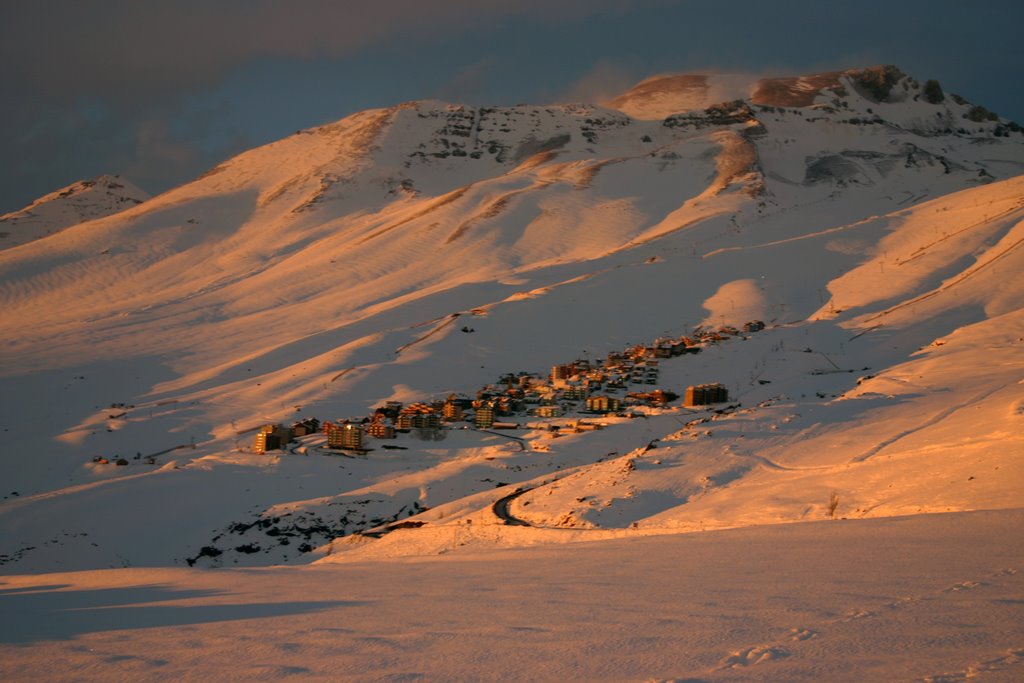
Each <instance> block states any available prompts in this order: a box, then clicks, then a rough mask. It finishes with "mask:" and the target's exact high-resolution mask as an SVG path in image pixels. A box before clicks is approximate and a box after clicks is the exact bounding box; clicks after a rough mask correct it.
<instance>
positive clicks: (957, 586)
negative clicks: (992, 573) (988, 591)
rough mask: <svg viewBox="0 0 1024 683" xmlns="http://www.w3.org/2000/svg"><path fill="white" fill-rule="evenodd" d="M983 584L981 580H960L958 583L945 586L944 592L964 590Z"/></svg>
mask: <svg viewBox="0 0 1024 683" xmlns="http://www.w3.org/2000/svg"><path fill="white" fill-rule="evenodd" d="M984 585H985V584H983V583H982V582H981V581H961V582H960V583H957V584H954V585H952V586H950V587H949V588H947V589H946V590H945V592H946V593H950V592H952V591H966V590H970V589H972V588H977V587H978V586H984Z"/></svg>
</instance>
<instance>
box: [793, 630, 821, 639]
mask: <svg viewBox="0 0 1024 683" xmlns="http://www.w3.org/2000/svg"><path fill="white" fill-rule="evenodd" d="M817 637H818V632H817V631H812V630H811V629H809V628H791V629H789V639H790V640H810V639H811V638H817Z"/></svg>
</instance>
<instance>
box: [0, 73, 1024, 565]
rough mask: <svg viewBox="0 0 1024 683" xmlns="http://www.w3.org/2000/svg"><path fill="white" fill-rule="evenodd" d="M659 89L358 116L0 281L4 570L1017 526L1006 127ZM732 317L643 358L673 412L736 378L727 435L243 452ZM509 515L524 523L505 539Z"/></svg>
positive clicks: (877, 77)
mask: <svg viewBox="0 0 1024 683" xmlns="http://www.w3.org/2000/svg"><path fill="white" fill-rule="evenodd" d="M654 81H656V82H657V83H658V86H657V87H652V86H651V85H650V84H651V82H654ZM645 83H646V84H647V85H645ZM645 83H641V84H640V85H638V86H637V87H636V88H634V89H633V90H631V91H630V92H629V93H627V94H626V95H623V96H622V97H621V98H617V99H616V100H613V101H612V102H611V107H613V108H605V107H598V106H591V105H557V106H519V107H496V108H485V107H469V106H456V105H449V104H444V103H441V102H433V101H425V102H413V103H407V104H403V105H399V106H396V107H392V108H389V109H381V110H373V111H367V112H362V113H360V114H356V115H353V116H350V117H348V118H346V119H343V120H341V121H339V122H337V123H334V124H330V125H327V126H322V127H319V128H313V129H310V130H306V131H301V132H300V133H297V134H295V135H293V136H291V137H289V138H286V139H284V140H281V141H278V142H275V143H272V144H270V145H267V146H264V147H260V148H257V149H254V150H251V151H249V152H246V153H244V154H242V155H240V156H238V157H235V158H233V159H230V160H228V161H226V162H225V163H223V164H221V165H220V166H218V167H216V168H214V169H212V170H211V171H210V172H208V173H207V174H205V175H204V176H203V177H201V178H199V179H197V180H195V181H193V182H191V183H188V184H186V185H183V186H181V187H179V188H176V189H174V190H172V191H170V192H167V193H165V194H163V195H160V196H158V197H154V198H152V199H150V200H148V201H146V202H145V203H143V204H140V205H138V206H134V207H131V208H127V209H126V210H124V211H121V212H119V213H115V214H113V215H109V216H105V217H100V218H97V219H95V220H89V221H87V222H84V223H79V224H78V225H75V226H74V227H71V228H68V229H65V230H62V231H60V232H58V233H56V234H53V235H50V236H47V237H45V238H43V239H38V240H35V241H31V242H28V243H25V244H21V245H19V246H15V247H12V248H8V249H6V250H4V251H3V252H0V305H2V310H3V311H4V313H3V315H4V321H5V323H6V324H5V325H3V326H2V329H0V335H2V345H0V372H2V375H3V377H2V382H3V384H2V392H0V393H2V397H0V401H2V402H3V412H2V415H3V424H2V425H0V427H2V428H3V429H4V430H5V431H4V432H3V437H4V439H5V445H4V450H3V459H2V461H0V474H2V480H3V481H4V482H5V483H4V489H5V490H4V491H2V492H0V495H2V496H3V497H4V500H3V501H2V502H0V529H3V543H4V546H3V547H0V559H2V560H3V561H4V562H5V566H8V567H13V568H17V569H18V570H26V569H33V568H54V567H62V568H66V569H72V568H85V567H106V566H111V565H115V566H119V565H122V564H168V563H173V562H179V563H180V562H183V561H185V559H186V558H189V559H192V560H193V561H195V560H196V558H199V559H198V561H199V562H200V563H206V562H213V563H234V562H238V563H242V564H253V563H256V564H261V563H268V562H280V561H306V560H308V559H312V558H315V557H321V556H323V555H326V554H327V553H330V554H331V555H330V556H331V559H334V560H336V559H346V558H350V557H365V556H367V554H369V555H381V554H383V555H392V554H404V553H410V552H412V553H415V552H429V553H433V552H442V551H447V550H450V549H452V548H456V547H459V546H461V545H468V546H477V545H480V544H483V545H493V544H499V545H519V544H530V543H539V542H556V541H561V540H572V539H596V538H603V537H606V536H615V535H622V534H639V533H670V532H680V531H688V530H697V529H703V528H714V527H725V526H742V525H749V524H762V523H774V522H791V521H800V520H808V519H822V518H824V517H825V516H826V515H827V514H828V509H827V508H828V506H829V501H830V498H831V497H832V496H833V495H834V496H835V497H837V499H838V505H837V506H836V507H835V510H834V513H835V514H836V515H839V516H851V517H852V516H884V515H898V514H908V513H917V512H931V511H946V510H966V509H979V508H1004V507H1019V500H1018V498H1019V496H1018V495H1017V493H1018V492H1019V491H1020V487H1021V484H1022V483H1024V472H1022V469H1021V465H1020V462H1021V459H1020V457H1019V456H1020V455H1021V453H1022V451H1024V444H1022V437H1021V434H1022V429H1021V426H1022V424H1024V384H1022V382H1024V369H1022V368H1024V341H1022V340H1024V313H1022V310H1021V305H1020V302H1021V301H1022V300H1024V291H1022V289H1024V282H1022V281H1021V278H1020V277H1019V273H1021V272H1022V270H1024V268H1022V267H1024V249H1022V248H1021V246H1020V245H1021V242H1022V241H1024V224H1022V222H1021V221H1022V219H1024V201H1022V200H1024V177H1022V176H1021V172H1022V170H1024V135H1022V134H1021V132H1020V129H1019V127H1017V126H1016V125H1015V124H1011V123H1010V122H1008V121H1006V120H1003V119H1000V118H999V117H997V116H995V115H989V114H988V112H985V111H984V110H981V109H980V108H979V107H976V106H974V105H972V104H970V103H967V102H963V101H962V100H959V99H954V98H953V97H952V96H949V95H946V94H943V93H941V92H940V93H939V95H941V98H940V97H938V96H936V95H935V93H934V91H929V90H927V89H925V88H924V87H922V86H921V84H919V83H918V82H917V81H915V80H914V79H912V78H910V77H907V76H904V75H902V74H900V73H899V72H898V71H896V70H894V69H892V68H878V69H873V70H853V71H848V72H837V73H834V74H824V75H821V74H819V75H815V76H809V77H805V78H793V79H773V80H760V81H758V80H750V79H747V80H744V79H743V78H741V77H735V78H727V77H720V76H719V77H702V76H687V77H673V78H667V79H660V80H658V79H654V80H652V81H649V82H645ZM709 84H710V85H709ZM701 88H703V89H701ZM697 90H700V92H699V93H697V92H696V91H697ZM726 91H728V92H727V93H726ZM719 92H722V93H726V96H727V98H729V99H735V98H741V99H739V100H738V101H731V102H729V103H727V104H722V105H717V106H712V107H707V106H706V105H707V104H708V102H707V100H706V99H704V98H707V97H710V96H711V95H709V94H708V93H712V94H717V93H719ZM695 93H696V94H695ZM698 95H699V96H698ZM929 100H932V101H929ZM751 319H761V320H764V321H765V322H766V323H768V328H767V329H766V330H764V331H762V332H759V333H757V334H752V335H749V338H748V339H740V338H733V339H730V340H729V341H728V342H727V343H722V344H719V345H713V346H708V347H707V348H706V349H705V350H704V352H703V353H701V354H699V355H697V356H693V357H690V356H687V357H682V358H678V359H672V360H670V361H666V362H664V363H663V367H662V372H661V378H660V381H661V384H662V386H663V388H665V389H670V390H673V391H675V392H676V393H680V394H681V393H682V391H683V389H685V387H686V386H687V385H688V384H694V383H700V382H712V381H715V382H723V383H725V384H726V385H727V386H728V387H729V389H730V392H731V394H732V397H733V401H732V403H731V404H730V405H731V406H732V408H730V409H729V410H728V411H727V412H725V413H714V412H711V411H693V410H690V409H686V408H683V407H681V406H679V404H678V402H677V403H675V404H673V405H671V406H669V407H668V408H665V409H643V410H642V411H640V412H643V413H644V414H645V416H646V417H645V418H639V419H627V418H614V417H610V418H606V419H605V420H604V422H605V423H606V428H605V429H603V430H601V431H599V432H592V433H588V432H584V433H578V434H571V435H568V436H565V437H562V438H559V439H551V438H549V436H548V434H549V433H548V432H546V431H544V430H541V429H538V430H532V431H526V430H519V431H517V432H515V436H518V437H520V438H521V439H523V442H522V446H520V444H519V442H517V441H514V440H510V439H506V438H502V437H497V436H493V435H488V434H483V433H478V432H474V431H451V432H448V434H447V438H446V439H445V440H444V441H441V442H421V441H415V440H414V439H412V438H411V437H407V436H406V437H403V438H401V439H399V440H398V442H396V443H398V444H400V445H402V446H404V447H405V448H406V450H395V451H383V450H381V449H379V448H378V449H375V450H374V451H373V452H371V453H370V455H369V456H368V457H367V458H366V459H351V458H336V457H335V458H329V457H322V456H319V455H309V456H306V457H303V456H302V455H300V454H298V453H296V454H291V455H289V454H281V455H280V456H257V455H253V454H251V453H249V452H247V451H248V447H249V444H250V442H251V438H252V434H251V432H249V431H247V430H249V429H251V428H252V427H255V426H258V425H260V424H262V423H263V422H266V421H281V422H287V421H290V420H291V419H293V418H297V417H300V416H303V415H316V416H318V417H320V418H321V419H334V418H339V417H347V416H353V417H354V416H363V415H366V414H367V412H368V411H369V410H370V409H372V408H373V407H375V406H377V405H379V404H380V403H381V402H383V401H385V400H392V399H393V400H400V401H405V402H408V401H412V400H423V399H429V398H443V397H444V396H446V395H447V394H448V393H451V392H461V393H465V394H468V395H473V393H474V392H476V390H477V389H479V388H480V387H481V385H483V384H485V383H488V382H495V381H496V380H497V378H498V377H499V376H500V375H502V374H504V373H507V372H518V371H531V372H537V373H540V374H544V373H545V372H546V371H547V370H548V369H550V367H551V365H552V364H555V363H563V362H568V361H571V360H572V359H574V358H577V357H590V358H599V357H603V356H604V355H605V354H607V353H608V352H609V351H613V350H621V349H622V348H623V347H624V346H625V345H627V344H629V343H642V342H650V341H651V340H653V339H654V338H656V337H658V336H661V335H674V336H678V335H681V334H684V333H689V332H691V331H692V330H693V328H694V327H695V326H697V325H699V324H704V325H714V326H717V325H721V324H731V325H737V326H742V324H743V323H744V322H746V321H747V320H751ZM464 327H465V328H467V329H472V330H473V331H472V332H471V333H467V332H463V331H462V328H464ZM531 422H532V423H539V422H543V421H531ZM556 422H559V423H561V424H565V422H566V420H564V419H563V420H560V421H559V420H556ZM652 442H653V443H654V445H655V446H657V447H656V448H653V449H652V448H650V445H651V444H652ZM308 445H310V446H314V445H316V444H315V442H310V443H309V444H308ZM176 447H183V448H176ZM168 449H175V450H168ZM303 449H305V446H303ZM136 454H137V455H139V456H148V455H151V454H157V455H156V457H155V460H156V464H155V465H147V464H142V463H143V462H145V459H142V460H140V461H136V460H134V459H133V456H135V455H136ZM94 456H104V457H108V458H110V457H116V456H124V457H127V458H129V459H130V463H131V464H130V465H129V466H127V467H114V466H106V465H103V466H101V465H96V464H94V463H92V462H91V459H92V458H93V457H94ZM516 488H521V489H524V491H523V492H522V493H521V494H520V495H518V496H517V497H515V498H514V499H511V500H510V501H509V502H508V503H507V507H508V509H509V512H510V513H512V514H513V515H515V517H516V518H517V519H518V520H520V521H521V522H523V523H525V524H528V525H531V526H532V527H533V528H529V527H527V526H508V525H505V524H500V523H499V521H500V520H499V519H498V518H497V517H496V516H495V513H494V511H493V509H492V504H493V503H494V502H495V501H496V500H498V499H499V498H502V497H503V496H505V495H508V494H511V493H512V492H513V491H514V490H515V489H516ZM406 518H410V520H411V521H413V522H417V523H418V522H423V523H424V524H423V525H422V526H419V527H417V528H407V529H401V530H398V531H394V532H392V533H390V534H386V535H384V536H383V537H382V538H380V539H376V538H375V537H373V536H351V535H350V534H352V533H353V532H356V531H364V530H368V529H371V528H374V527H378V526H380V525H382V524H386V523H388V522H392V521H395V520H397V519H406ZM155 527H158V528H160V529H161V532H160V533H159V534H153V533H151V531H152V529H154V528H155ZM271 531H274V532H276V533H269V534H268V532H271ZM340 534H345V537H344V538H343V539H340V540H336V541H334V542H333V543H331V542H330V541H331V539H332V538H334V537H336V536H339V535H340ZM128 539H130V540H128ZM284 541H287V542H284ZM203 547H207V548H217V549H218V550H220V551H221V553H220V554H219V555H216V556H215V557H211V555H210V554H207V555H202V556H200V555H201V553H200V552H199V550H200V548H203ZM313 548H316V549H317V550H315V551H314V552H310V551H311V549H313ZM343 551H344V552H343Z"/></svg>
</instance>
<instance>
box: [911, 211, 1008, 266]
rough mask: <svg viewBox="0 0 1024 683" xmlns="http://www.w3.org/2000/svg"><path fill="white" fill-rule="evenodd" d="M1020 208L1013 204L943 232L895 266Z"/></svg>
mask: <svg viewBox="0 0 1024 683" xmlns="http://www.w3.org/2000/svg"><path fill="white" fill-rule="evenodd" d="M1022 208H1024V207H1022V206H1020V205H1017V206H1013V207H1011V208H1009V209H1007V210H1005V211H1002V212H1000V213H997V214H996V215H994V216H991V217H988V218H985V219H984V220H980V221H977V222H976V223H971V224H970V225H968V226H966V227H963V228H960V229H959V230H957V231H956V232H951V233H948V234H945V235H943V236H942V237H940V238H939V239H937V240H935V241H934V242H930V243H929V244H925V245H922V246H920V247H918V248H917V250H916V251H915V252H914V253H913V254H912V255H910V256H909V257H907V258H905V259H903V260H902V261H899V260H897V261H896V265H897V266H902V265H903V264H904V263H910V262H911V261H913V260H914V259H917V258H920V257H922V256H924V255H925V254H926V253H927V250H928V249H930V248H931V247H934V246H935V245H936V244H939V243H940V242H944V241H946V240H948V239H949V238H951V237H956V236H957V235H959V234H961V233H964V232H967V231H968V230H973V229H974V228H976V227H978V226H979V225H985V224H986V223H992V222H994V221H999V220H1002V219H1004V218H1006V217H1008V216H1010V215H1012V214H1014V213H1017V212H1018V211H1020V210H1021V209H1022Z"/></svg>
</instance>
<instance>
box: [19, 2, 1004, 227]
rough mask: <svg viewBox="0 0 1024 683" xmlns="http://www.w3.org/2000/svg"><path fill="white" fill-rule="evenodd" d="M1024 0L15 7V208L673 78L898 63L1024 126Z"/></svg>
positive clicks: (158, 183) (165, 183)
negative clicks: (456, 113) (442, 112)
mask: <svg viewBox="0 0 1024 683" xmlns="http://www.w3.org/2000/svg"><path fill="white" fill-rule="evenodd" d="M1022 25H1024V3H1020V2H1019V1H1016V0H1015V1H1012V2H1011V1H1003V0H986V2H983V3H970V2H963V0H957V1H947V0H888V1H886V2H876V1H863V2H844V3H829V2H821V0H817V1H797V0H775V1H774V2H765V1H764V0H761V1H759V2H747V1H746V0H731V1H730V2H712V1H711V0H701V1H699V2H695V1H692V0H629V1H628V2H627V1H626V0H617V1H609V0H502V1H501V2H497V1H492V0H430V1H427V0H372V1H371V0H365V1H364V0H351V1H344V0H330V1H328V0H290V1H289V2H271V1H269V0H221V1H219V2H217V1H214V0H174V1H173V2H166V1H160V2H157V1H155V0H153V1H150V0H102V1H101V0H50V1H47V0H0V85H2V88H3V90H2V92H3V96H2V97H0V158H2V159H3V160H4V163H3V164H2V166H0V174H2V177H0V213H4V212H7V211H12V210H15V209H18V208H20V207H21V206H24V205H25V204H27V203H28V202H30V201H31V200H32V199H34V198H36V197H38V196H40V195H42V194H45V193H47V192H50V191H52V190H54V189H57V188H59V187H61V186H63V185H66V184H68V183H71V182H73V181H75V180H79V179H83V178H90V177H94V176H97V175H100V174H102V173H114V174H120V175H123V176H125V177H127V178H129V179H131V180H132V181H134V182H135V183H136V184H138V185H140V186H141V187H143V188H144V189H146V190H147V191H149V192H152V193H156V192H160V191H163V190H166V189H168V188H170V187H173V186H175V185H177V184H180V183H182V182H185V181H187V180H189V179H191V178H193V177H195V176H197V175H199V174H200V173H202V172H203V171H204V170H205V169H206V168H209V167H210V166H212V165H214V164H216V163H217V162H219V161H220V160H222V159H224V158H225V157H228V156H230V155H232V154H235V153H237V152H239V151H242V150H244V149H247V148H249V147H252V146H255V145H259V144H262V143H265V142H269V141H271V140H274V139H277V138H280V137H283V136H285V135H288V134H290V133H292V132H294V131H295V130H297V129H299V128H307V127H309V126H312V125H316V124H320V123H325V122H328V121H333V120H336V119H339V118H342V117H343V116H346V115H348V114H350V113H352V112H355V111H358V110H360V109H365V108H368V107H378V106H389V105H391V104H395V103H398V102H403V101H406V100H411V99H420V98H426V97H434V98H439V99H444V100H448V101H457V102H465V103H471V104H515V103H519V102H533V103H547V102H566V101H579V100H597V99H601V98H602V97H607V96H609V95H612V94H615V93H617V92H620V91H622V90H624V89H626V88H628V87H629V85H631V84H632V83H633V82H635V81H637V80H639V79H641V78H643V77H645V76H649V75H652V74H655V73H662V72H680V71H708V70H715V71H742V72H754V73H771V74H780V75H782V74H793V73H810V72H815V71H823V70H829V69H838V68H848V67H857V66H870V65H874V64H882V63H891V64H896V65H897V66H899V67H900V68H902V69H903V70H904V71H906V72H908V73H910V74H911V75H913V76H916V77H917V78H919V79H922V80H923V79H928V78H935V79H938V80H939V81H940V82H941V83H942V85H943V87H944V88H945V89H946V90H947V91H951V92H955V93H958V94H960V95H963V96H964V97H967V98H968V99H970V100H971V101H973V102H976V103H978V104H983V105H985V106H986V107H988V108H989V109H992V110H994V111H996V112H998V113H999V114H1001V115H1003V116H1006V117H1008V118H1011V119H1014V120H1017V121H1018V122H1020V121H1024V89H1022V78H1021V76H1022V75H1024V47H1022V44H1024V43H1022V41H1021V38H1020V27H1021V26H1022Z"/></svg>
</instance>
